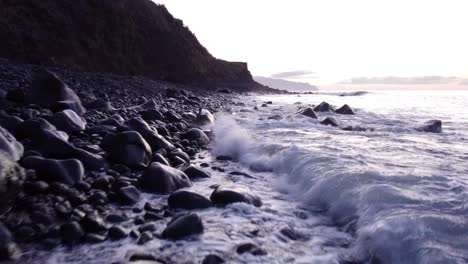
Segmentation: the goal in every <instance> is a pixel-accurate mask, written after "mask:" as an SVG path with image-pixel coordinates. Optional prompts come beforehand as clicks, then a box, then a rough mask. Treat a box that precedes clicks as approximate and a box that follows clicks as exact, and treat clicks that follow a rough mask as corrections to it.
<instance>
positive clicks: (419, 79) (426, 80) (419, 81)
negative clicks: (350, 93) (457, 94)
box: [340, 76, 468, 85]
mask: <svg viewBox="0 0 468 264" xmlns="http://www.w3.org/2000/svg"><path fill="white" fill-rule="evenodd" d="M457 81H460V78H457V77H447V76H416V77H397V76H386V77H370V78H369V77H357V78H351V79H349V80H346V81H342V82H340V84H399V85H424V84H449V83H453V82H457ZM465 82H466V85H468V80H465ZM462 83H463V81H462ZM460 84H461V83H460Z"/></svg>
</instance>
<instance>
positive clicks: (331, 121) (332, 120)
mask: <svg viewBox="0 0 468 264" xmlns="http://www.w3.org/2000/svg"><path fill="white" fill-rule="evenodd" d="M320 124H322V125H326V126H334V127H337V126H339V125H340V124H338V121H336V119H335V118H333V117H327V118H325V119H324V120H322V121H321V122H320Z"/></svg>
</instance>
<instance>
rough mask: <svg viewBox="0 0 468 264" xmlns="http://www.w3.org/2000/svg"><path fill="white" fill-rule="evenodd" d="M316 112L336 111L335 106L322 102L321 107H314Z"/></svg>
mask: <svg viewBox="0 0 468 264" xmlns="http://www.w3.org/2000/svg"><path fill="white" fill-rule="evenodd" d="M314 111H315V112H335V109H333V106H331V105H330V104H329V103H327V102H321V103H320V104H319V105H317V106H316V107H314Z"/></svg>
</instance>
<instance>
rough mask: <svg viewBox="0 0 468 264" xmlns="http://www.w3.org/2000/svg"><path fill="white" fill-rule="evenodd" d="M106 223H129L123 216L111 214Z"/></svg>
mask: <svg viewBox="0 0 468 264" xmlns="http://www.w3.org/2000/svg"><path fill="white" fill-rule="evenodd" d="M106 221H107V222H109V223H121V222H125V221H127V217H126V216H125V215H122V214H109V215H108V216H107V217H106Z"/></svg>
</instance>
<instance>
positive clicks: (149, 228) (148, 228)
mask: <svg viewBox="0 0 468 264" xmlns="http://www.w3.org/2000/svg"><path fill="white" fill-rule="evenodd" d="M156 229H158V227H157V225H156V224H155V223H146V224H144V225H141V226H140V227H139V228H138V231H140V232H142V233H144V232H154V231H156Z"/></svg>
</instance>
